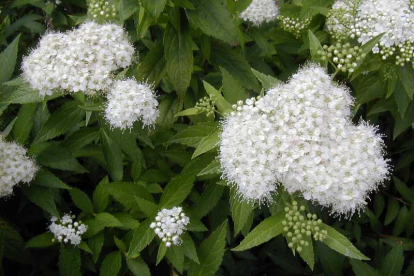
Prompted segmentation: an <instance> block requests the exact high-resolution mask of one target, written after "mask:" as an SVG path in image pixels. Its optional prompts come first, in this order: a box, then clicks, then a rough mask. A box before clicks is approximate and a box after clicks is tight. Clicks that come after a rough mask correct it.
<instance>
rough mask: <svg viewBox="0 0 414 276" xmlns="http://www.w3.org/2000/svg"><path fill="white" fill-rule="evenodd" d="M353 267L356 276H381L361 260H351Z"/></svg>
mask: <svg viewBox="0 0 414 276" xmlns="http://www.w3.org/2000/svg"><path fill="white" fill-rule="evenodd" d="M349 261H350V263H351V265H352V270H353V271H354V273H355V276H379V273H378V272H377V271H376V270H375V269H373V268H372V267H371V266H370V265H369V264H367V263H364V262H362V261H359V260H354V259H351V260H349Z"/></svg>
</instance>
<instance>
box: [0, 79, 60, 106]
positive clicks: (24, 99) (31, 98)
mask: <svg viewBox="0 0 414 276" xmlns="http://www.w3.org/2000/svg"><path fill="white" fill-rule="evenodd" d="M17 80H18V81H17V82H18V83H19V84H18V85H17V88H15V89H14V90H13V91H11V92H10V93H4V94H3V93H2V95H1V101H0V102H4V103H9V104H29V103H42V102H47V101H48V100H51V99H55V98H58V97H60V96H62V95H63V94H62V93H58V92H56V93H53V95H51V96H46V97H42V96H40V95H39V91H37V90H33V89H32V88H31V87H30V86H29V84H28V83H26V82H24V81H23V80H22V79H20V78H18V79H17ZM6 84H7V83H6Z"/></svg>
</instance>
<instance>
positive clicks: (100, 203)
mask: <svg viewBox="0 0 414 276" xmlns="http://www.w3.org/2000/svg"><path fill="white" fill-rule="evenodd" d="M107 183H109V179H108V176H106V177H104V178H103V179H102V180H101V181H100V182H99V184H98V186H96V188H95V191H93V206H94V209H95V211H96V212H97V213H102V212H103V211H105V209H106V207H108V203H109V195H110V193H109V191H108V189H106V187H105V185H107Z"/></svg>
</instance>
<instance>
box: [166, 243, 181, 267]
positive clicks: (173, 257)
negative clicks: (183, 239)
mask: <svg viewBox="0 0 414 276" xmlns="http://www.w3.org/2000/svg"><path fill="white" fill-rule="evenodd" d="M166 255H167V259H168V260H169V261H170V262H171V264H172V265H173V266H174V268H175V269H177V271H178V273H180V274H182V273H183V271H184V255H183V252H182V250H181V247H180V246H171V247H170V249H169V250H168V251H167V254H166Z"/></svg>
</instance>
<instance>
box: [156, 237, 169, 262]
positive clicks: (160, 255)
mask: <svg viewBox="0 0 414 276" xmlns="http://www.w3.org/2000/svg"><path fill="white" fill-rule="evenodd" d="M167 249H168V247H167V246H166V245H165V243H164V242H161V244H160V245H159V246H158V253H157V261H156V262H155V265H158V264H159V263H160V262H161V261H162V259H164V256H165V254H166V253H167Z"/></svg>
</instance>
